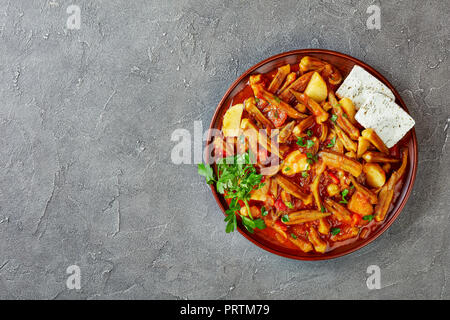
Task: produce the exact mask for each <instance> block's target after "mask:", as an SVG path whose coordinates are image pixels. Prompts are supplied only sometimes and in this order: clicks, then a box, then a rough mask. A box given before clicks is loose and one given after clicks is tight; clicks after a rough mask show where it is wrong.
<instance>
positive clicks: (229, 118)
mask: <svg viewBox="0 0 450 320" xmlns="http://www.w3.org/2000/svg"><path fill="white" fill-rule="evenodd" d="M243 111H244V105H243V104H242V103H241V104H237V105H234V106H232V107H231V108H230V109H228V110H227V112H225V115H224V116H223V125H222V131H223V135H224V136H225V137H237V136H238V135H239V127H240V125H241V117H242V112H243Z"/></svg>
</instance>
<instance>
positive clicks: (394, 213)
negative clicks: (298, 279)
mask: <svg viewBox="0 0 450 320" xmlns="http://www.w3.org/2000/svg"><path fill="white" fill-rule="evenodd" d="M306 55H309V56H313V57H316V58H320V59H322V60H325V61H328V62H330V63H331V64H333V65H334V66H336V67H337V68H338V69H339V70H340V72H341V73H342V76H343V77H344V78H345V77H346V76H347V75H348V74H349V72H350V70H351V69H352V68H353V66H354V65H359V66H361V67H363V68H364V69H366V70H367V71H368V72H370V73H371V74H372V75H374V76H375V77H377V78H378V79H379V80H380V81H382V82H383V83H384V84H385V85H387V86H388V87H389V89H391V90H392V92H393V93H394V94H395V97H396V100H395V101H396V103H397V104H398V105H400V106H401V107H402V108H403V109H404V110H406V112H408V109H407V108H406V105H405V103H404V102H403V100H402V98H401V97H400V95H399V94H398V92H397V90H395V88H394V87H393V86H392V85H391V84H390V83H389V82H388V81H387V80H386V78H384V77H383V76H382V75H381V74H380V73H379V72H378V71H376V70H375V69H374V68H372V67H371V66H369V65H367V64H365V63H364V62H362V61H360V60H358V59H355V58H353V57H351V56H348V55H346V54H343V53H339V52H335V51H330V50H322V49H303V50H294V51H289V52H284V53H280V54H278V55H275V56H273V57H270V58H268V59H266V60H264V61H261V62H259V63H258V64H256V65H254V66H253V67H251V68H250V69H248V70H247V71H246V72H244V73H243V74H242V75H241V76H240V77H239V78H238V79H237V80H236V81H234V83H233V84H232V85H231V86H230V88H228V90H227V92H226V93H225V95H224V96H223V98H222V100H221V101H220V103H219V105H218V106H217V109H216V112H215V113H214V116H213V118H212V121H211V124H210V128H217V129H220V127H221V122H222V117H223V115H224V113H225V112H226V110H227V109H228V107H229V106H230V105H231V104H232V103H233V98H234V97H235V96H236V94H238V93H239V92H240V91H241V90H242V89H243V88H244V87H245V86H246V84H247V82H248V78H249V76H250V75H252V74H256V73H267V72H270V71H272V70H274V69H276V68H278V67H280V66H282V65H285V64H287V63H289V64H297V63H299V62H300V60H301V58H302V57H304V56H306ZM408 113H409V112H408ZM211 140H212V137H211V135H209V136H208V139H207V143H210V142H211ZM400 143H401V144H402V146H406V147H407V148H408V150H409V155H408V158H409V163H408V169H407V171H406V173H405V177H404V178H403V185H402V186H401V189H400V190H398V194H397V197H396V199H395V202H394V203H393V205H391V210H390V211H389V212H388V214H387V217H386V219H385V221H384V222H383V224H382V225H380V226H379V227H378V228H377V229H376V230H375V231H374V232H371V233H370V234H369V236H368V237H367V238H365V239H358V240H356V241H354V242H352V243H350V244H348V245H346V244H344V245H342V246H339V247H337V248H336V249H334V250H332V251H330V252H327V253H324V254H320V253H303V252H301V251H300V250H293V249H289V248H286V247H283V246H281V245H277V244H275V243H274V242H272V241H268V240H266V239H265V238H263V237H262V236H261V235H258V232H256V233H254V234H251V233H249V232H247V230H246V229H245V228H243V226H242V224H241V223H240V222H239V223H238V231H239V232H240V233H241V234H242V235H243V236H244V237H246V238H247V239H248V240H250V241H251V242H253V243H254V244H256V245H257V246H258V247H260V248H262V249H264V250H267V251H269V252H272V253H274V254H277V255H280V256H283V257H286V258H291V259H297V260H326V259H332V258H337V257H341V256H343V255H346V254H349V253H351V252H354V251H356V250H358V249H360V248H362V247H364V246H366V245H367V244H369V243H370V242H372V241H374V240H375V239H376V238H378V237H379V236H380V235H381V234H382V233H383V232H384V231H385V230H386V229H387V228H389V226H390V225H391V224H392V223H393V222H394V221H395V219H397V217H398V215H399V214H400V212H401V211H402V209H403V207H404V206H405V204H406V201H407V200H408V197H409V195H410V193H411V190H412V188H413V184H414V180H415V177H416V172H417V161H418V155H417V152H418V151H417V138H416V132H415V130H414V128H413V129H412V130H411V131H409V133H408V134H407V135H406V136H405V137H404V138H403V139H402V141H401V142H400ZM206 157H207V159H206V160H208V155H206ZM211 191H212V193H213V195H214V197H215V199H216V201H217V203H218V205H219V207H220V208H221V209H222V212H223V213H224V214H225V210H226V209H225V208H227V203H226V202H225V199H224V198H223V197H222V195H220V194H219V193H217V191H216V189H215V186H213V185H212V186H211Z"/></svg>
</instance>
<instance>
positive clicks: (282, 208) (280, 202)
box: [274, 198, 287, 211]
mask: <svg viewBox="0 0 450 320" xmlns="http://www.w3.org/2000/svg"><path fill="white" fill-rule="evenodd" d="M274 206H275V208H277V211H286V210H287V207H286V205H285V204H284V202H283V200H281V198H278V199H277V201H275V203H274Z"/></svg>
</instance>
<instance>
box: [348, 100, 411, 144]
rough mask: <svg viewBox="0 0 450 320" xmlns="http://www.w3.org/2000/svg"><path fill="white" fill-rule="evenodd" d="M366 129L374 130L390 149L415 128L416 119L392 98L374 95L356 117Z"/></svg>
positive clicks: (363, 105)
mask: <svg viewBox="0 0 450 320" xmlns="http://www.w3.org/2000/svg"><path fill="white" fill-rule="evenodd" d="M355 119H356V121H358V122H359V123H360V124H361V125H362V126H363V127H365V128H372V129H374V130H375V132H376V133H377V134H378V136H379V137H380V138H381V140H383V142H384V143H385V144H386V146H387V147H388V148H391V147H393V146H394V145H395V144H396V143H397V142H398V141H400V139H401V138H403V137H404V136H405V134H406V133H407V132H408V131H409V130H410V129H411V128H412V127H413V126H414V124H415V122H414V119H413V118H411V116H410V115H409V114H407V113H406V111H404V110H403V109H402V108H401V107H400V106H399V105H398V104H396V103H395V102H394V101H393V100H392V99H391V98H389V97H387V96H385V95H384V94H381V93H372V94H371V95H370V96H369V97H368V98H367V99H366V101H365V102H364V103H363V104H362V106H361V108H360V109H359V110H358V112H357V113H356V115H355Z"/></svg>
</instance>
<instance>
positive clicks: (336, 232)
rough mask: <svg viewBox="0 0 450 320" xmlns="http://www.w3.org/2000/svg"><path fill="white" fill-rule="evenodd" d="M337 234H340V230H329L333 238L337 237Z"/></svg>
mask: <svg viewBox="0 0 450 320" xmlns="http://www.w3.org/2000/svg"><path fill="white" fill-rule="evenodd" d="M339 232H341V229H339V228H331V234H332V235H333V236H335V235H338V234H339Z"/></svg>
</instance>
